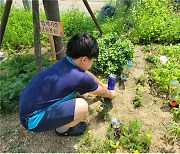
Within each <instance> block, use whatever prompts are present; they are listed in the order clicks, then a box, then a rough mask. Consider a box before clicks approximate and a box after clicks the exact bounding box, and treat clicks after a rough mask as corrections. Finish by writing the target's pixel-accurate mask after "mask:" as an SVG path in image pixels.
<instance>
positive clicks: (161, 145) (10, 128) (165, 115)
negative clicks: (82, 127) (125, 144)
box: [0, 46, 180, 153]
mask: <svg viewBox="0 0 180 154" xmlns="http://www.w3.org/2000/svg"><path fill="white" fill-rule="evenodd" d="M145 66H146V61H145V53H144V52H143V51H142V47H139V46H138V47H136V49H135V55H134V59H133V67H132V69H131V72H130V76H129V78H128V79H127V81H125V82H124V86H122V85H120V84H118V83H117V85H116V91H117V97H116V98H115V99H114V100H113V108H112V109H111V110H110V112H109V114H110V117H111V118H113V117H119V118H120V119H121V120H123V121H125V122H128V121H129V120H132V119H135V118H137V119H138V120H139V121H140V122H141V123H142V131H145V130H150V132H151V136H152V145H151V147H150V150H149V153H180V143H177V142H175V143H174V142H173V141H172V140H171V138H169V137H167V136H166V134H167V133H166V126H167V125H168V124H169V121H170V120H172V113H171V108H170V107H169V106H168V105H167V104H164V103H163V99H162V98H160V97H158V96H154V94H153V92H152V90H151V89H152V88H151V87H150V86H149V84H148V74H147V72H146V69H145ZM141 75H145V76H146V83H145V85H144V93H143V95H142V96H143V102H142V106H141V107H139V108H134V105H133V100H134V97H135V95H136V88H137V87H136V80H137V79H138V78H139V77H140V76H141ZM84 97H85V98H86V99H87V101H88V102H89V104H90V106H89V114H88V116H87V119H86V122H87V124H88V129H91V130H92V132H93V133H94V134H95V135H97V136H100V135H99V134H101V135H102V136H103V134H104V133H105V131H106V127H105V126H106V125H107V124H108V123H109V122H108V121H107V122H104V121H103V120H102V119H100V116H99V114H100V113H99V110H98V109H99V107H100V105H101V102H100V101H97V99H96V98H95V97H94V96H92V95H85V96H84ZM1 127H2V128H1V130H2V131H1V150H0V152H28V153H30V152H31V153H33V152H36V153H41V152H46V153H47V152H57V153H74V152H77V150H76V149H77V145H78V142H79V139H80V138H81V137H83V135H82V136H80V137H59V136H56V135H55V133H54V131H49V132H45V133H32V132H28V131H27V130H25V129H24V128H23V127H22V126H21V125H20V123H19V120H18V115H10V116H6V117H1ZM121 152H127V151H121Z"/></svg>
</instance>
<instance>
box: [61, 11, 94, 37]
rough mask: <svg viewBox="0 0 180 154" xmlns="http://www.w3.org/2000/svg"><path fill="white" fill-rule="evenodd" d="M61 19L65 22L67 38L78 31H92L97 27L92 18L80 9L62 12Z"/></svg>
mask: <svg viewBox="0 0 180 154" xmlns="http://www.w3.org/2000/svg"><path fill="white" fill-rule="evenodd" d="M61 21H62V22H63V24H64V33H65V39H68V38H69V37H72V36H73V35H75V34H77V33H81V32H91V31H93V30H94V29H95V28H96V27H95V24H94V22H93V20H92V18H91V17H90V16H87V15H86V14H85V13H84V12H81V11H80V10H79V9H72V10H69V11H68V12H65V13H62V15H61Z"/></svg>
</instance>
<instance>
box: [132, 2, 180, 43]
mask: <svg viewBox="0 0 180 154" xmlns="http://www.w3.org/2000/svg"><path fill="white" fill-rule="evenodd" d="M132 11H133V13H132V18H133V19H132V21H133V26H132V28H131V29H130V31H129V37H130V38H131V40H132V41H133V42H134V43H143V44H148V43H161V44H169V43H178V42H179V40H180V27H179V25H180V18H179V15H177V14H176V13H175V12H174V11H173V6H172V3H170V2H169V1H166V0H140V1H139V2H138V5H137V7H134V9H133V10H132Z"/></svg>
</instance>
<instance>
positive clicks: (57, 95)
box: [19, 33, 116, 136]
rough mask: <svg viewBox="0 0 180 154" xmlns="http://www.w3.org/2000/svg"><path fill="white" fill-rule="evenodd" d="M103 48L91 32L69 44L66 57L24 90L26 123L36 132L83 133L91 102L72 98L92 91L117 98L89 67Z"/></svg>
mask: <svg viewBox="0 0 180 154" xmlns="http://www.w3.org/2000/svg"><path fill="white" fill-rule="evenodd" d="M98 54H99V48H98V44H97V41H96V39H95V38H94V37H93V36H92V35H90V34H86V33H83V34H77V35H75V36H74V37H72V38H71V39H70V41H69V42H68V44H67V51H66V55H67V56H66V57H65V58H63V59H61V60H60V61H58V62H56V63H55V64H53V65H51V66H49V67H47V68H46V69H44V70H43V71H41V72H40V73H39V74H37V75H36V76H35V77H34V78H33V79H32V80H31V81H30V82H29V83H28V85H27V86H26V87H25V89H24V90H23V91H22V93H21V97H20V104H19V115H20V121H21V123H22V125H23V126H24V127H25V128H26V129H28V130H30V131H34V132H44V131H48V130H52V129H55V132H56V134H57V135H60V136H65V135H67V136H68V135H71V136H75V135H81V134H82V133H83V132H84V131H85V130H86V123H85V122H81V121H82V120H83V119H84V118H85V116H86V114H87V112H88V103H87V102H86V101H85V100H84V99H82V98H75V99H72V97H73V96H74V94H76V93H77V92H78V93H80V94H85V93H91V94H94V95H97V96H101V97H107V98H111V99H113V98H114V97H115V96H116V92H115V91H114V90H108V89H107V87H106V86H104V85H103V83H102V82H101V81H99V80H98V78H97V77H95V76H94V75H93V74H92V73H90V72H88V71H87V70H88V69H89V68H90V67H91V66H92V64H93V60H94V58H97V57H98Z"/></svg>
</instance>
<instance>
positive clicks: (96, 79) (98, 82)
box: [86, 71, 105, 86]
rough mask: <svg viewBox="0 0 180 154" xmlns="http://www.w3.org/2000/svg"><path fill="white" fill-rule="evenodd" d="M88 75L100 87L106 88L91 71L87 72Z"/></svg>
mask: <svg viewBox="0 0 180 154" xmlns="http://www.w3.org/2000/svg"><path fill="white" fill-rule="evenodd" d="M86 73H87V74H89V75H90V76H92V77H93V79H94V80H95V81H96V82H97V84H98V85H101V86H105V85H104V84H103V83H102V82H101V81H100V80H99V79H98V78H97V77H96V76H95V75H94V74H92V73H91V72H89V71H86Z"/></svg>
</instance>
